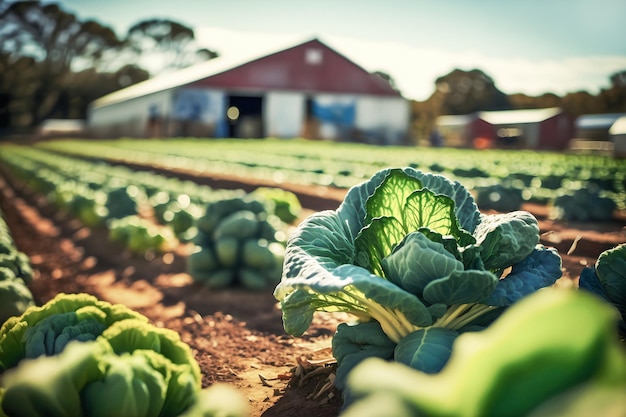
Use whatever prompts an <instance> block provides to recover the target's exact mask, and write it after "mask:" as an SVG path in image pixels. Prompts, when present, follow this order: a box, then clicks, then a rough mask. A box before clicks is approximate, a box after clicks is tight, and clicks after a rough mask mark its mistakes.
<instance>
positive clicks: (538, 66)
mask: <svg viewBox="0 0 626 417" xmlns="http://www.w3.org/2000/svg"><path fill="white" fill-rule="evenodd" d="M195 33H196V37H197V40H198V42H199V43H200V44H202V45H203V46H206V47H208V48H212V49H214V50H217V51H218V52H219V53H220V54H221V55H222V56H223V57H225V58H228V59H234V60H237V59H240V60H242V59H246V57H253V56H255V57H258V56H263V55H266V54H269V53H271V52H275V51H277V50H280V49H283V48H287V47H289V46H292V45H294V44H297V43H299V42H304V41H306V40H309V39H311V38H313V37H315V35H313V34H306V33H289V34H284V33H265V32H240V31H234V30H230V29H224V28H217V27H197V28H196V29H195ZM319 38H320V40H322V41H323V42H325V43H327V44H328V45H329V46H331V47H332V48H334V49H336V50H337V51H338V52H340V53H342V54H343V55H345V56H346V57H347V58H349V59H351V60H352V61H354V62H355V63H357V64H358V65H360V66H362V67H363V68H365V69H367V70H368V71H384V72H386V73H388V74H389V75H390V76H391V77H392V78H393V79H394V80H395V82H396V85H397V87H398V88H399V89H400V91H401V92H402V94H403V95H404V96H405V97H407V98H409V99H414V100H420V101H423V100H426V99H427V98H428V97H429V96H430V95H431V94H432V93H433V91H434V88H435V84H434V83H435V80H436V79H437V78H438V77H441V76H443V75H446V74H448V73H449V72H451V71H452V70H454V69H455V68H458V69H462V70H471V69H480V70H482V71H483V72H485V73H486V74H487V75H488V76H490V77H491V78H492V79H493V80H494V82H495V84H496V87H498V88H499V89H500V90H501V91H503V92H505V93H507V94H513V93H524V94H527V95H540V94H543V93H547V92H552V93H555V94H558V95H564V94H566V93H568V92H576V91H580V90H585V91H588V92H589V93H591V94H595V93H597V92H599V91H600V89H602V88H606V87H608V86H609V76H610V75H611V74H613V73H615V72H617V71H621V70H625V69H626V56H588V57H568V58H564V59H558V60H557V59H545V60H536V59H533V60H531V59H527V58H524V57H517V58H513V59H511V58H506V59H503V58H498V57H493V56H487V55H485V54H483V53H482V52H481V51H479V50H476V49H468V50H467V51H465V52H463V53H451V52H448V51H444V50H436V49H427V48H416V47H412V46H409V45H405V44H401V43H397V42H370V41H361V40H358V39H352V38H347V37H339V36H319Z"/></svg>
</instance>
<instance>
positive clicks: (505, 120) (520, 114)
mask: <svg viewBox="0 0 626 417" xmlns="http://www.w3.org/2000/svg"><path fill="white" fill-rule="evenodd" d="M562 111H563V110H562V109H560V108H559V107H549V108H545V109H525V110H502V111H482V112H479V113H478V117H479V118H481V119H483V120H484V121H486V122H489V123H491V124H492V125H496V126H497V125H502V124H524V123H538V122H542V121H544V120H546V119H549V118H550V117H554V116H556V115H557V114H559V113H561V112H562Z"/></svg>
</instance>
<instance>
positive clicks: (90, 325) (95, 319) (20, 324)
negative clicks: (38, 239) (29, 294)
mask: <svg viewBox="0 0 626 417" xmlns="http://www.w3.org/2000/svg"><path fill="white" fill-rule="evenodd" d="M130 318H132V319H135V320H139V321H142V322H147V321H148V319H147V318H146V317H145V316H143V315H141V314H139V313H137V312H135V311H133V310H130V309H128V308H127V307H125V306H123V305H121V304H110V303H107V302H105V301H101V300H98V299H97V298H96V297H94V296H92V295H89V294H63V293H61V294H58V295H57V296H56V297H55V298H53V299H52V300H50V301H48V302H47V303H46V304H44V305H43V306H41V307H30V308H29V309H28V310H26V311H25V312H24V313H23V314H22V315H21V316H15V317H11V318H9V319H8V320H7V321H6V322H5V323H4V324H3V325H2V327H1V328H0V372H2V371H4V370H5V369H9V368H13V367H14V366H16V365H17V364H18V362H19V361H21V360H22V359H24V358H35V357H37V356H40V355H56V354H58V353H60V352H61V351H62V350H63V349H64V348H65V346H66V345H67V344H68V343H69V342H70V341H72V340H80V341H86V340H94V339H95V338H96V337H97V336H99V335H100V334H101V333H102V331H104V329H106V328H108V327H109V326H110V325H111V324H113V323H114V322H116V321H119V320H123V319H130Z"/></svg>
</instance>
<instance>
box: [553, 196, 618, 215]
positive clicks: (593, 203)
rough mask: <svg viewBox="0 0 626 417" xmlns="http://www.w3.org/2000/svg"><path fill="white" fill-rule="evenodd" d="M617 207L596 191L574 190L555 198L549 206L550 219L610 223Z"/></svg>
mask: <svg viewBox="0 0 626 417" xmlns="http://www.w3.org/2000/svg"><path fill="white" fill-rule="evenodd" d="M616 209H617V205H616V204H615V202H614V201H613V200H611V199H610V198H608V197H602V196H601V195H600V193H599V192H598V191H589V190H587V189H580V190H576V191H575V192H574V193H573V194H566V195H561V196H559V197H556V198H555V199H554V201H553V202H552V204H551V212H550V217H551V218H553V219H557V220H563V221H610V220H612V219H613V212H614V211H615V210H616Z"/></svg>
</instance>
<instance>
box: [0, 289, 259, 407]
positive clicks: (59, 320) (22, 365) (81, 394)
mask: <svg viewBox="0 0 626 417" xmlns="http://www.w3.org/2000/svg"><path fill="white" fill-rule="evenodd" d="M247 411H248V410H247V404H246V402H245V398H244V397H243V395H242V394H241V393H239V392H238V391H236V390H235V388H233V387H230V386H227V385H223V384H214V385H212V386H211V387H208V388H203V387H202V372H201V369H200V366H199V364H198V362H197V360H196V359H195V357H194V355H193V352H192V350H191V348H190V347H189V345H187V344H186V343H185V342H183V341H182V340H181V338H180V335H179V334H178V333H176V332H174V331H172V330H169V329H164V328H160V327H156V326H155V325H153V324H151V323H150V322H149V320H148V318H147V317H145V316H143V315H141V314H139V313H137V312H136V311H133V310H131V309H129V308H127V307H126V306H123V305H121V304H110V303H108V302H105V301H101V300H98V299H97V298H95V297H94V296H92V295H89V294H63V293H62V294H58V295H57V296H56V297H55V298H53V299H52V300H50V301H48V302H47V303H45V304H44V305H42V306H31V307H29V308H28V309H26V310H25V311H24V312H23V313H22V314H16V315H13V316H11V317H9V318H7V319H6V320H4V321H3V322H2V325H1V327H0V417H53V416H84V417H105V416H137V417H167V416H171V417H178V416H180V417H200V416H202V417H206V416H209V417H212V416H215V417H217V416H226V415H228V416H232V417H245V416H246V415H247Z"/></svg>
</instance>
